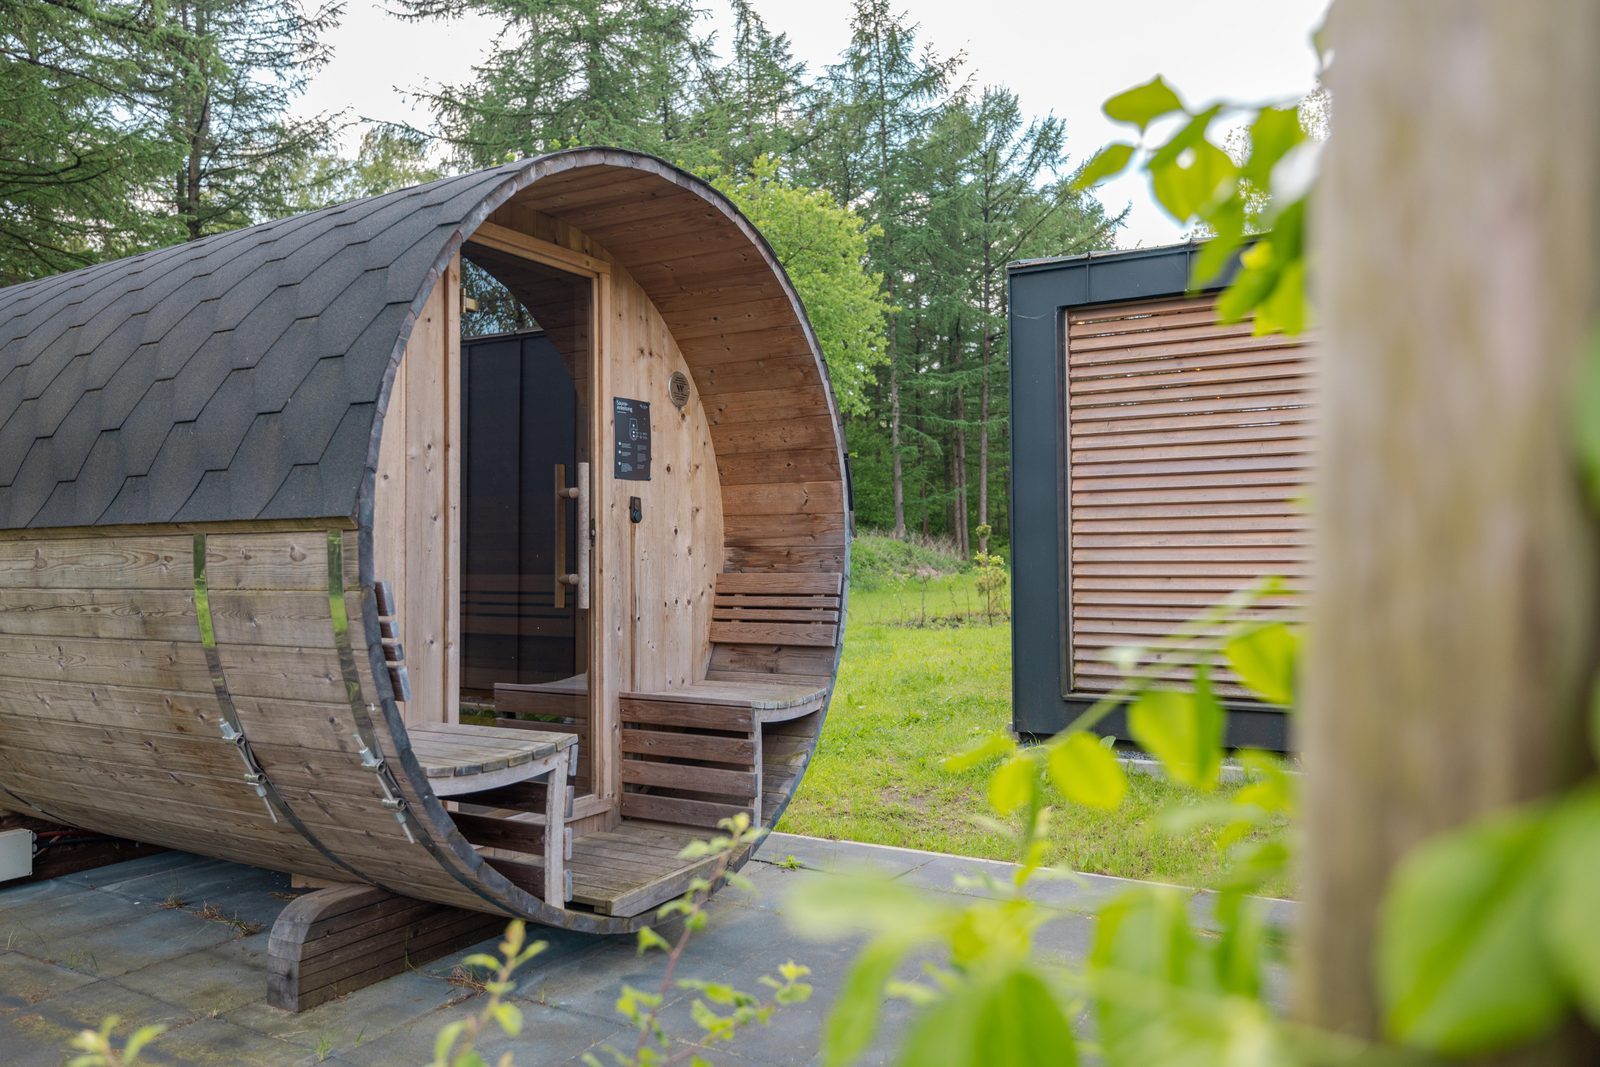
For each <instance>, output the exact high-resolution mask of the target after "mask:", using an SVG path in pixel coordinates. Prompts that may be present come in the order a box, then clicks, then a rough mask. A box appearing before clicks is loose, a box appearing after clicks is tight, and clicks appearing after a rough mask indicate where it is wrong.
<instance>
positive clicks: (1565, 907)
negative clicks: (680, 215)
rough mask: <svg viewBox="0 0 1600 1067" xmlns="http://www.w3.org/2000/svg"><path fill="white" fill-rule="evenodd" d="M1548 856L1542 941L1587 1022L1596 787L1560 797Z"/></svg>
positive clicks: (1592, 984) (1598, 845)
mask: <svg viewBox="0 0 1600 1067" xmlns="http://www.w3.org/2000/svg"><path fill="white" fill-rule="evenodd" d="M1553 826H1554V830H1553V834H1552V837H1551V843H1550V849H1549V853H1548V854H1549V856H1550V861H1551V865H1552V868H1553V873H1552V875H1551V879H1550V906H1549V907H1548V908H1547V909H1546V911H1545V924H1544V926H1545V941H1546V944H1547V945H1548V947H1549V951H1550V955H1551V956H1552V957H1553V958H1554V959H1555V961H1556V965H1557V967H1558V968H1559V969H1560V971H1561V973H1562V976H1563V977H1564V978H1565V979H1566V982H1567V985H1568V987H1569V988H1570V989H1571V991H1572V993H1573V996H1574V998H1575V999H1576V1000H1577V1001H1578V1005H1579V1006H1580V1007H1581V1008H1582V1009H1583V1013H1584V1015H1585V1016H1586V1017H1587V1018H1588V1020H1589V1023H1590V1025H1596V1024H1600V912H1597V911H1596V909H1595V904H1594V899H1595V887H1596V886H1600V789H1597V788H1595V787H1593V786H1591V787H1589V788H1587V789H1584V790H1582V791H1580V792H1578V793H1576V794H1574V795H1572V796H1571V797H1569V798H1567V799H1566V800H1564V801H1562V802H1561V807H1560V808H1559V809H1557V812H1556V814H1555V816H1554V822H1553Z"/></svg>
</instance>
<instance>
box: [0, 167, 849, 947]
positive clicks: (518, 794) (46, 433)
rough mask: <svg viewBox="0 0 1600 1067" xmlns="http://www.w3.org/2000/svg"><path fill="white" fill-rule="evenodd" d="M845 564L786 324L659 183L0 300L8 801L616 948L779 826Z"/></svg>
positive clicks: (495, 190) (98, 269) (797, 348)
mask: <svg viewBox="0 0 1600 1067" xmlns="http://www.w3.org/2000/svg"><path fill="white" fill-rule="evenodd" d="M464 275H465V276H466V279H467V281H468V282H469V283H470V284H469V288H468V290H467V291H465V292H464V290H463V277H464ZM486 303H487V304H494V305H496V306H497V307H498V309H499V310H498V311H497V312H494V309H493V308H490V309H487V310H486V309H485V307H484V305H485V304H486ZM508 309H509V310H508ZM491 312H494V314H491ZM486 315H488V316H489V317H490V318H491V319H492V321H493V323H494V324H496V325H497V327H498V326H499V325H504V323H506V322H507V321H510V322H512V323H513V324H514V325H518V326H519V328H518V329H517V330H516V331H515V332H511V333H507V334H503V335H495V336H489V337H482V336H472V334H473V332H474V327H473V323H474V322H480V321H482V320H484V318H485V316H486ZM494 315H498V316H499V317H498V318H495V317H494ZM521 327H527V328H525V329H524V328H521ZM464 328H465V330H466V333H467V334H468V335H469V336H468V337H467V339H466V340H465V341H463V330H464ZM478 332H479V333H481V332H482V330H481V329H480V330H478ZM847 533H848V511H847V502H846V489H845V472H844V452H843V443H842V437H841V432H840V427H839V419H838V413H837V411H836V409H835V406H834V403H833V399H832V394H831V392H830V389H829V384H828V375H827V370H826V366H825V364H824V362H823V360H822V358H821V355H820V353H819V350H818V348H817V342H816V338H815V336H814V335H813V333H812V331H811V328H810V326H809V324H808V323H807V321H806V316H805V312H804V310H803V308H802V307H801V304H800V301H799V299H798V297H797V296H796V294H795V291H794V288H793V286H792V285H791V284H790V282H789V280H788V278H787V277H786V276H785V274H784V272H783V269H782V268H781V266H780V265H779V264H778V262H777V260H776V258H775V257H774V255H773V252H772V250H771V249H770V248H769V247H768V246H767V244H766V243H765V242H764V241H763V240H762V238H761V237H760V235H759V234H757V233H756V231H755V229H754V228H753V227H752V226H751V225H750V224H749V222H747V221H746V220H745V219H744V218H743V217H741V216H740V214H739V213H738V211H737V210H736V209H735V208H734V207H733V206H732V205H731V204H730V203H729V202H728V201H727V200H726V199H725V198H724V197H722V196H721V195H720V194H718V193H717V192H716V191H715V190H713V189H712V188H710V187H709V186H707V185H706V184H705V183H704V182H701V181H699V180H698V179H696V178H694V177H692V176H690V175H688V174H685V173H683V172H682V171H679V170H677V169H675V168H673V167H671V166H668V165H667V164H665V163H662V162H661V161H659V160H656V159H652V158H649V157H645V156H640V155H636V154H630V153H626V152H619V151H612V150H605V149H575V150H572V151H565V152H558V153H554V154H552V155H547V156H542V157H540V158H537V159H533V160H524V161H521V162H517V163H511V164H507V165H506V166H502V167H498V168H495V169H492V170H486V171H482V172H479V173H475V174H467V175H463V176H460V177H454V178H447V179H444V180H442V181H438V182H434V183H431V184H428V185H423V186H418V187H416V188H411V189H405V190H401V191H399V192H395V193H391V194H388V195H385V196H379V197H374V198H371V199H367V200H360V201H356V202H353V203H348V204H341V205H338V206H335V207H330V208H327V209H325V210H321V211H316V212H312V213H310V214H305V215H299V216H296V217H293V218H287V219H282V220H278V221H275V222H269V223H265V224H263V225H259V226H253V227H250V228H248V229H243V230H238V231H235V232H231V233H225V234H219V235H217V236H214V237H209V238H206V239H204V240H200V241H196V242H193V243H190V244H185V245H182V246H178V247H174V248H167V249H163V250H161V251H157V252H151V253H148V254H145V255H141V256H136V257H133V258H130V259H124V260H119V261H116V262H110V263H105V264H101V265H99V266H95V267H90V268H86V269H83V270H79V271H75V272H72V273H69V274H64V275H60V276H57V277H51V278H45V279H42V280H39V281H35V282H30V283H27V284H24V285H18V286H14V287H11V288H8V289H4V290H0V807H4V808H7V809H10V810H12V811H14V812H17V813H23V814H27V815H30V816H37V817H42V818H46V819H50V820H54V821H57V822H61V823H65V824H69V825H71V826H75V827H83V828H88V829H92V830H96V831H100V832H104V833H107V834H113V835H117V836H121V837H126V838H132V839H134V840H137V841H141V842H148V843H152V844H158V845H165V846H170V847H173V848H177V849H183V850H187V851H192V852H197V853H202V854H205V855H208V856H213V857H218V858H221V859H227V860H235V861H239V862H243V863H248V864H254V865H257V866H263V867H268V868H273V869H277V870H281V871H288V872H293V873H295V874H297V875H302V876H305V877H306V878H309V879H312V880H320V881H324V882H328V883H339V884H348V885H353V886H357V887H360V886H366V887H377V889H380V890H386V891H388V892H390V893H392V894H395V895H398V896H401V897H408V898H415V899H418V900H421V901H427V902H433V903H435V904H439V905H449V906H452V907H455V908H463V909H470V910H472V911H477V912H482V913H487V914H489V915H492V916H519V917H523V918H527V919H532V920H535V921H537V922H540V923H546V924H550V925H554V926H561V927H569V928H573V929H578V930H584V931H592V932H600V933H621V932H627V931H631V930H634V929H636V928H637V927H638V926H639V925H641V924H642V923H644V922H645V921H647V920H648V919H650V918H651V917H652V915H653V909H654V907H655V906H656V905H658V904H660V903H661V902H662V901H663V900H666V899H668V898H670V897H671V896H674V895H676V894H678V893H680V892H682V890H683V889H684V887H685V886H686V885H687V884H688V883H689V881H690V879H692V878H693V877H695V876H696V875H697V874H701V873H703V872H704V866H703V864H702V863H700V862H697V861H690V860H685V859H682V858H680V857H679V853H680V851H681V849H682V848H683V846H684V844H685V843H686V842H688V841H690V840H693V839H695V838H702V837H705V836H708V834H709V832H710V831H711V830H712V829H713V828H714V827H715V826H716V824H717V822H718V820H719V819H721V818H724V817H727V816H730V815H732V814H734V813H736V812H740V811H743V812H747V813H749V814H750V816H751V817H752V818H753V819H754V820H755V821H756V823H757V824H758V825H765V826H769V827H770V826H772V825H773V824H774V823H775V822H776V821H777V819H778V817H779V815H780V814H781V813H782V811H783V808H784V806H785V804H786V803H787V802H788V800H789V798H790V797H791V796H792V794H793V793H794V790H795V787H796V785H797V783H798V782H799V780H800V777H801V775H802V774H803V773H804V770H805V767H806V763H807V761H808V759H809V757H810V754H811V751H812V748H813V746H814V745H815V743H816V739H817V734H818V731H819V729H820V728H821V725H822V719H823V716H824V714H825V713H826V710H827V705H828V699H829V696H830V693H831V690H832V684H833V678H834V676H835V673H836V670H837V663H838V656H839V646H840V639H841V634H842V629H843V620H844V611H845V593H846V586H847V583H846V574H847V571H848V563H849V556H848V552H849V547H848V539H847ZM740 859H741V862H742V859H743V857H741V858H740ZM367 891H368V890H344V891H341V892H345V893H352V892H353V893H356V894H357V895H359V893H360V892H367ZM352 899H353V898H352ZM280 925H281V924H280ZM478 925H479V926H481V925H482V924H481V921H480V922H479V923H478Z"/></svg>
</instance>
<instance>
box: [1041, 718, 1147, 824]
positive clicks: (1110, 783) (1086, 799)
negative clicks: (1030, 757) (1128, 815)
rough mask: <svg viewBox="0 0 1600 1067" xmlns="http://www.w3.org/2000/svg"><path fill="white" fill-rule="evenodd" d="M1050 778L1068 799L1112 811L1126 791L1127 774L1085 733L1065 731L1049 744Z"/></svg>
mask: <svg viewBox="0 0 1600 1067" xmlns="http://www.w3.org/2000/svg"><path fill="white" fill-rule="evenodd" d="M1049 767H1050V779H1051V781H1053V782H1055V784H1056V788H1057V789H1059V790H1061V794H1062V795H1063V796H1065V797H1066V798H1067V799H1068V800H1070V801H1072V802H1073V803H1076V804H1083V805H1085V806H1087V807H1091V808H1101V809H1103V810H1105V811H1115V810H1116V808H1117V806H1118V805H1120V804H1121V803H1122V798H1123V797H1124V796H1126V795H1127V793H1128V776H1127V773H1126V772H1125V771H1123V769H1122V764H1121V763H1119V762H1118V761H1117V757H1116V756H1115V755H1114V754H1113V753H1112V752H1111V750H1110V749H1108V748H1106V747H1104V746H1102V745H1101V744H1100V743H1099V742H1098V741H1096V740H1095V739H1094V738H1093V737H1091V736H1090V735H1089V734H1087V733H1084V732H1082V731H1079V732H1078V733H1074V734H1068V735H1067V736H1066V737H1064V738H1062V739H1061V740H1059V741H1056V742H1053V743H1052V744H1051V746H1050V763H1049Z"/></svg>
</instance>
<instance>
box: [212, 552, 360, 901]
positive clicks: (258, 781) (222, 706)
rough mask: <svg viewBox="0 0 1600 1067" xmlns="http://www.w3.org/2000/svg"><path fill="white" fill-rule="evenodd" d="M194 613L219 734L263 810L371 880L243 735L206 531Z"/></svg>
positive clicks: (333, 861) (331, 860)
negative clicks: (288, 795) (297, 805)
mask: <svg viewBox="0 0 1600 1067" xmlns="http://www.w3.org/2000/svg"><path fill="white" fill-rule="evenodd" d="M194 614H195V621H196V622H197V624H198V625H199V628H200V644H201V646H202V647H203V648H204V649H205V652H206V666H207V668H209V670H210V673H211V687H212V689H213V690H215V691H216V695H217V708H218V710H220V711H221V712H222V722H221V724H220V726H221V730H222V737H223V740H225V741H229V742H231V743H232V744H233V746H234V748H235V749H236V750H237V751H238V753H239V758H240V759H241V760H243V761H244V768H245V775H244V780H245V781H246V782H247V783H248V784H249V785H251V786H253V787H254V788H255V791H256V795H257V796H259V797H260V798H261V802H262V803H263V804H265V805H266V806H267V814H268V815H270V816H272V821H273V822H277V821H278V816H279V815H282V816H283V818H284V821H286V822H287V823H288V824H289V825H290V826H292V827H294V828H295V830H297V831H298V832H299V834H300V836H301V837H303V838H305V839H306V841H307V842H309V843H310V844H311V846H312V847H313V848H315V849H316V850H317V851H318V852H319V853H321V854H322V856H323V858H324V859H326V860H327V861H328V862H329V863H331V864H333V865H334V866H335V867H338V868H339V869H340V870H344V871H349V872H350V873H351V874H353V875H355V876H356V877H357V878H359V879H360V880H361V881H363V882H371V881H372V879H370V878H368V877H367V876H366V875H364V874H362V873H361V872H360V871H358V870H356V869H355V868H354V867H352V866H351V865H350V864H348V863H346V862H345V861H344V860H342V859H340V858H339V857H338V856H336V855H334V854H333V853H332V852H330V851H329V850H328V848H327V846H325V845H324V844H323V843H322V842H321V841H320V840H319V839H318V838H317V835H316V834H314V833H312V832H311V828H310V827H308V826H307V825H306V824H305V823H303V822H301V821H300V817H299V816H297V815H296V814H295V813H294V811H293V809H291V808H290V807H289V804H288V802H287V801H285V800H284V799H283V796H282V795H281V794H280V793H279V792H278V790H277V787H276V786H274V785H273V784H272V779H270V778H268V777H267V775H266V772H265V771H263V770H262V769H261V764H260V762H259V761H258V760H257V759H256V754H255V751H254V750H253V749H251V747H250V739H249V738H248V737H246V736H245V734H244V726H243V724H242V723H240V721H239V709H238V708H237V707H235V706H234V703H233V694H232V693H231V692H229V691H228V677H227V674H226V673H225V672H224V671H223V669H222V654H221V653H220V652H219V651H218V649H217V628H216V624H215V622H214V621H213V620H212V617H211V591H210V589H209V587H208V586H207V584H206V535H205V534H203V533H197V534H195V535H194ZM373 884H376V883H373Z"/></svg>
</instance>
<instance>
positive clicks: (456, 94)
mask: <svg viewBox="0 0 1600 1067" xmlns="http://www.w3.org/2000/svg"><path fill="white" fill-rule="evenodd" d="M399 3H400V10H401V11H402V13H404V14H405V15H406V17H409V18H422V19H425V18H454V17H459V16H461V15H463V14H466V13H467V12H477V13H482V14H487V15H490V16H493V17H495V18H498V19H500V20H502V21H503V23H504V29H503V30H502V31H501V33H500V35H499V36H498V37H497V38H496V39H495V43H494V47H493V48H492V50H491V51H490V53H489V56H488V57H487V58H486V59H485V60H484V62H483V64H482V65H481V66H478V67H475V68H473V80H472V81H471V82H469V83H466V84H464V85H456V86H445V87H442V88H438V89H434V90H428V91H423V92H420V93H418V94H417V95H418V96H419V97H420V98H421V99H422V100H423V101H425V102H426V103H427V104H428V105H429V106H430V107H431V108H432V109H433V112H434V115H435V118H436V120H437V123H438V127H439V132H440V136H441V137H442V138H443V139H444V140H445V141H446V142H447V143H449V144H450V145H451V146H452V147H453V148H454V150H455V154H456V156H457V158H458V162H459V163H460V164H461V165H463V166H465V167H481V166H488V165H491V164H495V163H500V162H503V161H504V160H506V159H507V158H515V157H518V156H524V155H533V154H537V153H540V152H549V151H553V150H555V149H559V148H567V147H571V146H574V145H583V144H594V145H611V146H615V147H620V148H631V149H635V150H638V151H643V152H651V153H654V154H657V155H671V154H672V153H671V150H670V147H669V146H670V144H671V143H672V142H673V141H674V140H675V139H678V140H681V139H682V138H683V137H684V136H685V126H686V118H687V114H688V109H689V105H690V101H691V99H692V96H691V87H692V85H693V83H694V77H693V74H694V71H695V69H696V65H697V64H696V57H697V55H698V54H699V50H700V48H701V42H700V40H699V39H698V38H697V37H696V36H695V24H696V22H697V18H698V16H697V13H696V11H695V9H694V8H693V7H692V6H691V4H690V3H689V2H688V0H399Z"/></svg>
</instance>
